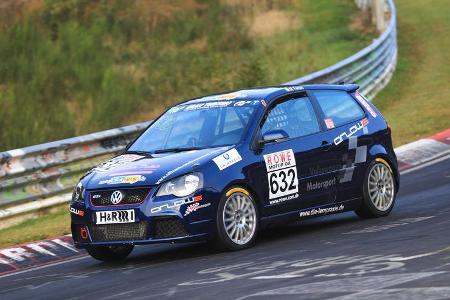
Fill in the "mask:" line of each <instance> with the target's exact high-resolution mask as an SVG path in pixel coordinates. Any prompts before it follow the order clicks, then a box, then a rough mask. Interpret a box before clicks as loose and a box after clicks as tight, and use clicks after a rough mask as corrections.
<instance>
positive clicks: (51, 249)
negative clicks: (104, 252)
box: [0, 236, 85, 275]
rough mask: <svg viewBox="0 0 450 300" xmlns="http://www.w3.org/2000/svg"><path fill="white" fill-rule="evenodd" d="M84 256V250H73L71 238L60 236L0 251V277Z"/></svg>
mask: <svg viewBox="0 0 450 300" xmlns="http://www.w3.org/2000/svg"><path fill="white" fill-rule="evenodd" d="M84 255H85V252H84V250H79V249H75V247H74V246H73V240H72V237H71V236H62V237H58V238H54V239H49V240H43V241H36V242H31V243H27V244H23V245H17V246H13V247H10V248H5V249H0V275H5V274H9V273H15V272H19V271H23V270H26V269H30V268H33V267H39V266H42V265H47V264H51V263H55V262H58V261H62V260H65V259H68V258H75V257H80V256H84Z"/></svg>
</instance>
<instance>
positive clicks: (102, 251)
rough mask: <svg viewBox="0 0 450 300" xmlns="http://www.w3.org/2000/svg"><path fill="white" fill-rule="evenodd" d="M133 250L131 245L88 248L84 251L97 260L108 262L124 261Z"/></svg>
mask: <svg viewBox="0 0 450 300" xmlns="http://www.w3.org/2000/svg"><path fill="white" fill-rule="evenodd" d="M133 248H134V246H133V245H112V246H88V247H87V248H86V251H87V253H89V255H90V256H92V257H93V258H95V259H97V260H101V261H106V262H109V261H119V260H124V259H125V258H127V256H128V255H129V254H130V253H131V251H133Z"/></svg>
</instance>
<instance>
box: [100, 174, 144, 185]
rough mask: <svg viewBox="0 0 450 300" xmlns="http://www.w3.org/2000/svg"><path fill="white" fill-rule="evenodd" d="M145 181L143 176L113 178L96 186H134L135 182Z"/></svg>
mask: <svg viewBox="0 0 450 300" xmlns="http://www.w3.org/2000/svg"><path fill="white" fill-rule="evenodd" d="M145 179H146V178H145V176H143V175H127V176H115V177H113V178H110V179H107V180H102V181H100V182H99V183H98V184H135V183H136V182H142V181H145Z"/></svg>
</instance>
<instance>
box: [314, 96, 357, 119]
mask: <svg viewBox="0 0 450 300" xmlns="http://www.w3.org/2000/svg"><path fill="white" fill-rule="evenodd" d="M313 94H314V96H316V99H317V102H319V105H320V107H321V108H322V111H323V113H324V114H325V118H326V119H325V122H326V123H327V127H328V128H333V127H338V126H341V125H344V124H346V123H350V122H352V121H355V120H358V119H360V118H362V117H363V116H364V111H363V110H362V108H361V107H360V106H359V105H358V104H357V103H356V102H355V100H354V99H353V98H352V97H351V96H350V95H349V94H347V92H344V91H314V92H313ZM330 124H332V125H330Z"/></svg>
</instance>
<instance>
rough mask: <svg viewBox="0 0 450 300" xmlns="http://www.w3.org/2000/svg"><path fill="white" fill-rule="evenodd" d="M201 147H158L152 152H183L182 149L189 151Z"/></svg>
mask: <svg viewBox="0 0 450 300" xmlns="http://www.w3.org/2000/svg"><path fill="white" fill-rule="evenodd" d="M198 149H201V148H200V147H187V148H167V149H160V150H155V151H154V152H153V153H155V154H158V153H167V152H183V151H191V150H198Z"/></svg>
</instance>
